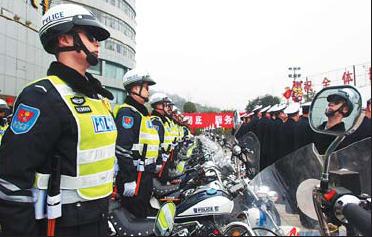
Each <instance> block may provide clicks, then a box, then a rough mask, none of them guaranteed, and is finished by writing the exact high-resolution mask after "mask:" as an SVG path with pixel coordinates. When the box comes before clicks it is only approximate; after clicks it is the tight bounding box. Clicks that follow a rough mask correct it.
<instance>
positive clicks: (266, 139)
mask: <svg viewBox="0 0 373 237" xmlns="http://www.w3.org/2000/svg"><path fill="white" fill-rule="evenodd" d="M274 108H277V104H276V105H273V106H271V108H269V109H268V110H267V112H266V117H267V118H268V120H267V122H266V126H265V127H264V129H263V130H264V131H263V134H264V135H263V148H262V147H261V149H262V152H263V156H262V157H263V160H261V164H262V169H264V168H265V167H267V166H268V165H270V164H271V139H272V138H273V134H272V131H271V128H272V126H273V123H274V121H275V119H274V118H273V117H274V112H273V109H274Z"/></svg>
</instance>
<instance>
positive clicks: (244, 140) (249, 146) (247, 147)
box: [238, 132, 260, 179]
mask: <svg viewBox="0 0 373 237" xmlns="http://www.w3.org/2000/svg"><path fill="white" fill-rule="evenodd" d="M238 144H239V146H240V147H241V150H242V154H243V159H244V160H245V162H246V165H245V166H246V167H245V168H246V169H249V170H250V172H249V174H250V175H249V178H250V179H251V178H253V177H254V176H256V175H257V174H258V173H259V168H260V143H259V140H258V138H257V136H256V135H255V134H254V133H252V132H248V133H246V134H245V135H244V136H242V137H240V139H238Z"/></svg>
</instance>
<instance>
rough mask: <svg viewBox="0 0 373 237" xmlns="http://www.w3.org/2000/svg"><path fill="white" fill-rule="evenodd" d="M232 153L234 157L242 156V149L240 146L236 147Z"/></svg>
mask: <svg viewBox="0 0 373 237" xmlns="http://www.w3.org/2000/svg"><path fill="white" fill-rule="evenodd" d="M232 152H233V154H234V155H236V156H238V155H240V154H241V147H240V146H239V145H234V147H233V149H232Z"/></svg>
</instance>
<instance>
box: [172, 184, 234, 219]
mask: <svg viewBox="0 0 373 237" xmlns="http://www.w3.org/2000/svg"><path fill="white" fill-rule="evenodd" d="M233 206H234V203H233V200H231V199H230V196H229V195H228V194H227V193H226V192H224V191H223V190H216V189H208V190H204V191H201V192H197V193H195V194H193V195H191V196H190V197H188V198H187V199H185V200H183V201H182V202H181V203H180V204H179V205H178V207H177V210H176V218H177V219H178V218H188V217H192V216H206V215H219V214H224V213H230V212H231V211H232V209H233Z"/></svg>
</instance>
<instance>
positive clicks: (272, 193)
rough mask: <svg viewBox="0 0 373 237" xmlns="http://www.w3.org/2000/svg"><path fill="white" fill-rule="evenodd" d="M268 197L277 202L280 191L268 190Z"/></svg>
mask: <svg viewBox="0 0 373 237" xmlns="http://www.w3.org/2000/svg"><path fill="white" fill-rule="evenodd" d="M268 199H269V200H271V201H272V202H277V200H278V193H277V192H275V191H269V192H268Z"/></svg>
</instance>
